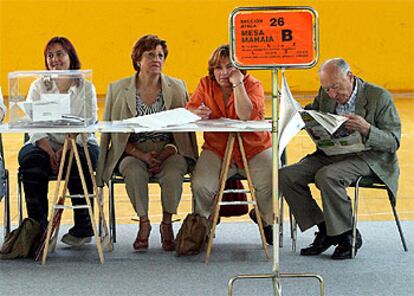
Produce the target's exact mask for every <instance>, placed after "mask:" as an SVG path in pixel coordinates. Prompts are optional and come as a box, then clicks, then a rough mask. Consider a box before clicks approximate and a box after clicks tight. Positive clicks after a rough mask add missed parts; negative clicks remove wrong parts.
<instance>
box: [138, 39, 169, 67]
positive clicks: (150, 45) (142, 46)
mask: <svg viewBox="0 0 414 296" xmlns="http://www.w3.org/2000/svg"><path fill="white" fill-rule="evenodd" d="M158 45H161V47H162V51H163V52H164V60H165V59H167V56H168V47H167V41H165V40H162V39H160V38H158V36H157V35H145V36H142V37H141V38H139V39H138V41H137V42H136V43H135V45H134V47H133V48H132V53H131V59H132V66H133V67H134V69H135V70H136V71H137V72H138V73H139V70H140V69H139V66H138V65H137V62H138V61H140V60H141V58H142V54H143V53H144V52H146V51H148V50H153V49H155V48H156V47H157V46H158Z"/></svg>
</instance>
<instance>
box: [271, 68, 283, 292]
mask: <svg viewBox="0 0 414 296" xmlns="http://www.w3.org/2000/svg"><path fill="white" fill-rule="evenodd" d="M278 75H279V71H278V69H277V68H275V69H273V70H272V188H273V190H272V200H273V267H272V272H273V274H274V275H275V277H272V283H273V293H274V295H282V287H281V286H280V283H279V276H280V275H279V270H280V264H279V261H280V260H279V258H280V257H279V243H280V242H279V239H280V235H279V233H280V229H279V227H280V223H279V222H280V221H279V220H280V219H283V217H281V216H280V215H281V213H280V208H279V143H278V142H279V141H278V136H279V133H278V131H279V130H278V122H279V120H278V119H279V118H278V116H279V115H278V114H279V112H278V101H279V77H278ZM282 215H283V213H282Z"/></svg>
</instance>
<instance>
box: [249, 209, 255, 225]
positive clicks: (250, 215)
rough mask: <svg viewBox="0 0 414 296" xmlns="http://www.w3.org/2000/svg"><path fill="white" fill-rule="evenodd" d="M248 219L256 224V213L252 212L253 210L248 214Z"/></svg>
mask: <svg viewBox="0 0 414 296" xmlns="http://www.w3.org/2000/svg"><path fill="white" fill-rule="evenodd" d="M249 217H250V219H251V220H252V221H253V222H254V223H256V224H257V219H256V213H255V212H254V209H251V210H250V212H249Z"/></svg>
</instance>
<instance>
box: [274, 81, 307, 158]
mask: <svg viewBox="0 0 414 296" xmlns="http://www.w3.org/2000/svg"><path fill="white" fill-rule="evenodd" d="M301 109H302V107H301V105H300V104H299V103H298V102H297V101H296V100H295V99H294V98H293V96H292V93H291V92H290V89H289V86H288V84H287V80H286V77H285V75H283V77H282V90H281V95H280V107H279V112H280V113H279V126H278V127H279V135H278V140H279V159H280V157H281V156H282V153H283V151H284V150H285V148H286V146H287V145H288V143H289V142H290V140H291V139H292V138H293V137H294V136H295V135H296V134H297V133H298V132H299V131H300V130H301V129H302V128H303V127H304V126H305V122H304V121H303V120H302V117H301V116H300V114H299V110H301Z"/></svg>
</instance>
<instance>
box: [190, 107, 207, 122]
mask: <svg viewBox="0 0 414 296" xmlns="http://www.w3.org/2000/svg"><path fill="white" fill-rule="evenodd" d="M188 110H189V111H190V112H192V113H194V114H195V115H198V116H200V117H201V119H203V120H206V119H209V118H210V115H211V110H210V108H209V107H207V106H206V105H204V103H201V105H200V106H199V107H198V108H197V109H188Z"/></svg>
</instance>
